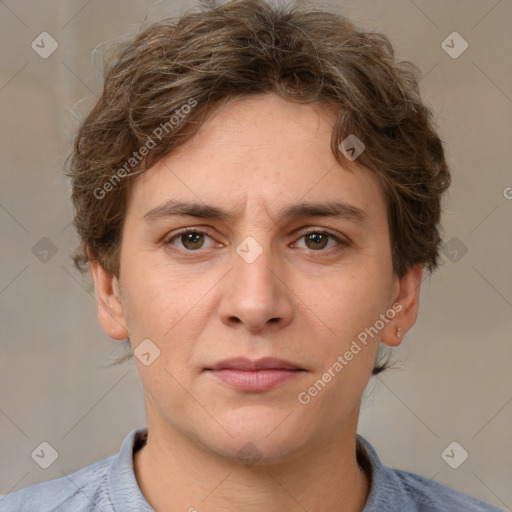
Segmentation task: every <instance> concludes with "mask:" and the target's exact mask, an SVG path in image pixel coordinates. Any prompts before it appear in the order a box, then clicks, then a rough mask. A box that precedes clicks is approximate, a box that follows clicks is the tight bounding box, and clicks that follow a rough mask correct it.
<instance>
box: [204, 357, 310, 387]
mask: <svg viewBox="0 0 512 512" xmlns="http://www.w3.org/2000/svg"><path fill="white" fill-rule="evenodd" d="M205 371H207V372H209V373H210V374H212V375H213V376H214V377H215V378H217V379H219V380H220V381H221V382H223V383H225V384H227V385H229V386H231V387H234V388H235V389H238V390H240V391H248V392H261V391H268V390H270V389H272V388H274V387H276V386H278V385H280V384H283V383H285V382H288V381H290V380H293V379H295V378H297V377H298V376H300V375H303V374H304V372H306V371H307V370H305V369H304V368H301V367H300V366H298V365H297V364H295V363H292V362H290V361H286V360H283V359H276V358H271V357H266V358H263V359H257V360H250V359H247V358H234V359H228V360H224V361H220V362H219V363H217V364H215V365H213V366H211V367H208V368H205Z"/></svg>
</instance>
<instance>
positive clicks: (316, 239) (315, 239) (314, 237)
mask: <svg viewBox="0 0 512 512" xmlns="http://www.w3.org/2000/svg"><path fill="white" fill-rule="evenodd" d="M308 238H309V241H312V242H313V244H314V245H321V247H320V249H323V248H324V247H325V243H323V244H322V241H321V240H320V239H322V238H323V241H324V242H325V241H326V239H327V237H325V236H324V235H323V234H319V233H312V234H310V235H308ZM317 248H318V247H317Z"/></svg>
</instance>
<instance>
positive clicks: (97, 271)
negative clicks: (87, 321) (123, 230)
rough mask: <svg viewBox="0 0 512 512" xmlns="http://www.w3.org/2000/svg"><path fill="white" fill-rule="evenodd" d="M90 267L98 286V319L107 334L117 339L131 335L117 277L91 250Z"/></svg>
mask: <svg viewBox="0 0 512 512" xmlns="http://www.w3.org/2000/svg"><path fill="white" fill-rule="evenodd" d="M87 254H88V256H89V269H90V270H91V274H92V277H93V279H94V285H95V288H96V298H97V303H98V320H99V322H100V325H101V327H102V329H103V330H104V331H105V334H106V335H107V336H108V337H109V338H113V339H115V340H124V339H126V338H128V337H129V334H128V330H127V328H126V322H125V319H124V313H123V305H122V302H121V294H120V289H119V281H118V279H117V277H115V276H113V275H112V274H110V273H109V272H107V271H106V270H105V269H104V268H103V267H102V265H101V264H100V262H99V261H98V259H97V258H96V257H94V256H93V255H92V254H91V253H90V251H89V250H87Z"/></svg>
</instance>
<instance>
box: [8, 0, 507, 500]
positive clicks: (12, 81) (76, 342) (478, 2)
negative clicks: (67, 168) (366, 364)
mask: <svg viewBox="0 0 512 512" xmlns="http://www.w3.org/2000/svg"><path fill="white" fill-rule="evenodd" d="M193 5H194V3H193V2H191V1H188V2H184V1H182V2H158V3H155V2H153V1H135V0H130V1H121V0H116V1H108V2H100V1H98V0H90V1H84V0H80V1H79V0H76V1H75V0H73V1H46V2H36V1H26V0H21V1H14V0H6V1H4V2H0V48H2V54H1V57H0V64H1V69H0V112H1V116H0V127H1V137H0V143H1V155H2V158H1V164H0V165H1V176H2V186H1V188H0V220H1V236H2V250H1V256H0V258H1V274H0V315H1V318H0V321H1V323H0V328H1V359H0V361H1V365H2V367H1V372H0V390H1V395H0V431H1V434H2V435H1V436H0V453H1V455H0V460H1V468H0V494H6V493H8V492H11V491H13V490H17V489H19V488H21V487H25V486H27V485H29V484H33V483H35V482H40V481H44V480H48V479H51V478H57V477H61V476H63V475H64V474H69V473H70V472H72V471H75V470H77V469H79V468H81V467H84V466H86V465H88V464H91V463H93V462H95V461H97V460H99V459H101V458H104V457H106V456H109V455H111V454H113V453H115V452H117V451H118V449H119V447H120V443H121V441H122V439H123V438H124V436H125V435H126V434H127V433H128V431H129V430H131V429H132V428H135V427H139V426H141V425H144V424H145V417H144V408H143V393H142V387H141V385H140V383H139V381H138V377H137V374H136V371H135V367H134V365H133V362H129V363H126V364H125V365H123V366H119V367H114V368H109V367H108V366H107V365H108V364H109V363H111V362H112V361H113V360H114V359H116V358H118V357H120V356H122V355H124V353H125V352H124V348H123V346H122V344H121V343H120V342H114V341H112V340H109V339H108V338H106V336H105V335H104V334H103V332H102V331H101V329H100V327H99V326H98V323H97V320H96V303H95V299H94V293H93V291H92V288H91V286H90V281H89V280H88V279H87V278H82V277H81V276H80V275H79V274H78V273H77V272H76V271H75V270H74V269H73V267H72V263H71V259H70V252H71V250H72V249H73V247H74V245H75V243H76V238H75V235H74V234H73V229H72V227H71V226H70V221H71V208H70V203H69V200H68V197H69V183H68V181H67V179H66V178H64V177H63V176H62V165H63V160H64V158H65V156H66V155H67V153H68V150H69V144H70V141H71V140H72V137H73V133H74V130H75V129H76V126H77V122H78V119H80V117H81V116H83V115H84V114H85V113H86V112H87V111H88V109H89V108H90V107H91V106H92V104H93V103H94V100H95V99H96V98H95V94H98V93H99V92H100V90H101V72H100V69H101V68H100V63H101V57H100V53H101V47H100V48H99V49H98V50H99V53H96V54H95V56H93V50H94V48H95V47H97V46H98V45H99V44H100V43H102V42H105V41H108V40H111V39H112V38H116V39H123V38H126V37H127V36H129V35H132V34H134V33H136V32H137V31H138V29H139V27H140V23H141V22H143V21H144V19H145V17H146V16H147V17H148V19H150V20H156V19H158V18H160V17H163V16H165V15H168V14H174V13H179V12H182V10H183V9H184V8H189V7H192V6H193ZM326 5H327V3H326ZM332 5H336V6H337V7H338V8H339V9H340V11H341V12H342V13H344V14H347V15H349V16H351V17H353V18H355V20H356V21H357V22H359V23H361V24H362V25H363V26H365V27H367V28H370V29H377V30H380V31H384V32H385V33H386V34H388V35H389V36H390V38H391V40H392V42H393V43H394V44H395V47H396V49H397V52H398V56H399V57H400V58H406V59H410V60H412V61H413V62H415V63H417V64H418V65H419V66H420V67H421V69H422V71H423V73H424V78H423V79H422V82H421V87H422V93H423V95H424V98H425V100H426V101H427V103H428V104H429V105H430V106H431V107H432V108H433V110H434V113H435V114H436V116H437V118H438V125H439V130H440V134H441V137H442V139H443V140H444V141H445V142H446V151H447V156H448V159H449V163H450V165H451V170H452V174H453V185H452V188H451V192H450V194H449V196H448V198H447V201H446V203H445V206H444V210H445V215H444V227H445V234H444V239H445V241H446V242H447V245H446V248H445V250H444V254H443V264H442V266H441V268H440V269H439V271H438V272H437V273H436V274H434V275H433V276H432V278H428V277H427V279H425V280H424V282H423V285H422V292H421V306H420V313H419V317H418V320H417V323H416V325H415V326H414V328H413V329H412V330H411V331H410V332H409V334H408V335H407V337H406V340H405V342H404V344H403V346H402V347H401V348H399V349H397V350H396V355H397V357H398V358H399V359H401V360H402V361H403V364H402V368H403V370H396V371H391V372H389V373H388V374H386V375H384V376H382V377H380V376H379V377H376V378H374V379H373V380H372V381H371V383H370V386H369V388H368V390H367V391H368V395H367V398H366V400H365V402H364V407H363V411H362V416H361V420H360V426H359V432H360V433H361V434H363V435H364V436H365V437H367V438H368V439H369V440H370V442H372V443H373V445H374V446H375V447H376V449H377V452H378V453H379V455H380V457H381V460H382V461H383V462H384V463H385V464H387V465H390V466H393V467H397V468H401V469H406V470H409V471H414V472H416V473H420V474H422V475H425V476H426V477H428V478H432V479H434V480H436V481H438V482H442V483H444V484H447V485H449V486H451V487H453V488H455V489H458V490H460V491H463V492H466V493H469V494H472V495H474V496H476V497H478V498H480V499H483V500H485V501H488V502H490V503H493V504H495V505H498V506H500V507H502V508H505V509H507V510H510V509H511V507H512V488H511V486H510V481H511V477H512V469H511V468H512V433H511V432H512V429H511V425H512V422H511V420H512V403H511V402H512V389H511V388H512V386H511V379H510V373H511V372H510V361H511V359H512V348H511V347H512V344H511V332H512V329H511V327H512V325H511V324H512V322H511V312H512V272H511V271H510V262H511V261H512V237H511V233H512V231H511V227H512V226H511V222H510V219H511V213H512V199H510V198H511V197H512V188H507V187H512V173H511V171H510V165H511V164H510V161H511V156H512V155H511V141H512V130H511V127H512V122H511V121H512V86H511V83H512V82H511V78H512V72H511V71H512V70H511V64H510V62H511V53H512V38H511V37H510V31H511V27H510V20H511V19H512V2H511V1H510V0H501V1H498V0H466V1H464V2H461V1H454V0H452V1H445V0H442V1H441V0H435V1H421V0H415V1H414V2H413V1H412V0H393V1H387V2H384V1H366V0H365V1H358V2H357V1H355V0H352V1H347V2H343V3H340V2H332ZM43 31H46V32H49V33H50V34H51V36H52V37H53V38H54V39H55V40H56V41H57V42H58V45H59V46H58V49H57V50H56V51H55V52H54V53H53V54H52V55H51V56H49V57H48V58H47V59H42V58H41V57H40V56H39V55H38V54H37V53H36V52H35V51H34V50H33V49H32V48H31V43H32V41H33V40H35V39H36V38H37V36H39V34H40V33H41V32H43ZM453 31H456V32H458V33H459V34H460V35H461V36H462V37H463V38H464V39H465V40H466V41H467V42H468V44H469V47H468V49H467V50H466V51H465V52H464V53H463V54H462V55H460V56H459V57H458V58H456V59H454V58H452V57H450V56H449V55H448V54H447V53H446V52H445V51H444V49H443V48H442V46H441V43H442V42H443V40H445V38H446V37H447V36H448V35H449V34H451V33H452V32H453ZM36 41H37V40H36ZM46 48H48V46H46ZM507 196H508V198H507ZM43 237H46V238H48V239H49V240H51V243H52V244H53V245H54V246H55V249H56V250H57V252H56V254H55V255H52V252H51V251H50V252H48V253H47V254H44V253H41V247H43V249H44V248H45V247H46V249H48V248H51V247H52V246H50V245H49V243H48V241H46V240H45V241H43V242H40V240H41V238H43ZM38 242H39V244H40V245H36V244H38ZM41 244H42V245H41ZM34 246H36V249H33V248H34ZM465 250H467V252H464V251H465ZM34 253H36V254H34ZM45 258H46V259H47V261H44V259H45ZM41 259H42V260H43V261H41ZM42 441H47V442H49V443H50V444H51V445H52V446H53V447H54V448H55V449H56V450H57V452H58V454H59V456H58V459H57V460H56V461H55V463H53V464H52V465H51V466H50V467H49V468H48V469H42V468H40V467H39V466H38V465H37V464H36V463H35V462H34V460H32V458H31V453H32V452H33V450H34V449H35V448H36V447H37V446H38V445H39V444H40V443H41V442H42ZM452 441H457V442H458V443H459V444H460V445H461V446H462V447H463V448H464V449H465V450H466V451H467V452H468V453H469V457H468V459H467V460H466V461H465V462H464V463H463V464H462V465H460V467H458V469H452V468H451V467H449V466H448V465H447V463H446V462H445V461H444V460H443V458H442V457H441V453H442V452H443V450H444V449H445V448H446V447H447V446H448V445H449V444H450V443H451V442H452ZM454 453H455V452H454ZM455 456H456V457H458V456H459V455H458V453H455Z"/></svg>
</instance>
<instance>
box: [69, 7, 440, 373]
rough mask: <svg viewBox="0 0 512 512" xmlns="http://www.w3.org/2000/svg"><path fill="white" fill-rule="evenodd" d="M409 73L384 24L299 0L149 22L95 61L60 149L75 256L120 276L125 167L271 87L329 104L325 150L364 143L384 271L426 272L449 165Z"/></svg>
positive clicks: (414, 75) (201, 10)
mask: <svg viewBox="0 0 512 512" xmlns="http://www.w3.org/2000/svg"><path fill="white" fill-rule="evenodd" d="M419 76H420V72H419V70H418V68H417V67H416V66H414V65H413V64H411V63H409V62H404V61H397V60H396V59H395V56H394V51H393V48H392V46H391V43H390V41H389V40H388V38H387V37H386V36H384V35H383V34H380V33H376V32H369V31H364V30H362V29H360V28H358V27H357V26H355V25H354V24H353V23H352V22H351V21H350V20H348V19H347V18H345V17H343V16H341V15H339V14H336V13H333V12H328V11H324V10H321V9H318V8H316V7H313V6H307V5H305V4H304V2H298V1H297V2H294V3H292V4H289V5H287V6H272V5H269V4H268V3H267V2H266V1H263V0H234V1H232V2H229V3H224V4H217V3H216V2H215V1H203V2H201V3H200V5H199V6H198V7H197V8H196V9H193V10H191V11H188V12H187V13H185V14H184V15H183V16H181V17H180V18H178V19H175V18H168V19H164V20H162V21H159V22H157V23H154V24H152V25H150V26H149V27H147V28H146V29H144V30H143V31H142V32H141V33H139V34H138V35H137V36H136V37H135V39H134V40H133V41H130V42H128V43H125V44H123V45H121V46H120V47H119V50H118V53H117V55H116V57H115V59H114V60H113V61H112V62H111V64H109V65H107V66H106V70H105V82H104V88H103V93H102V95H101V97H100V99H99V100H98V102H97V104H96V105H95V107H94V108H93V110H92V111H91V113H90V114H89V115H88V116H87V118H86V119H85V120H84V122H83V123H82V125H81V127H80V129H79V132H78V134H77V137H76V140H75V145H74V150H73V153H72V154H71V156H70V159H69V166H68V172H67V174H68V175H69V176H71V178H72V186H73V191H72V199H73V204H74V208H75V217H74V226H75V228H76V230H77V232H78V235H79V238H80V247H79V248H78V250H77V252H76V254H75V256H74V260H75V263H76V265H77V267H78V268H81V269H83V268H84V267H85V266H86V263H87V261H88V258H87V253H86V249H87V248H89V249H90V250H91V252H92V254H93V255H94V257H95V258H97V259H98V260H99V262H100V263H101V265H102V266H103V267H104V268H105V269H106V270H108V271H109V272H110V273H112V274H113V275H116V276H119V270H120V269H119V249H120V245H121V235H122V228H123V222H124V218H125V213H126V198H127V192H128V190H129V186H130V182H131V181H132V180H133V176H134V175H136V174H138V173H140V172H143V171H145V170H146V169H148V168H150V167H151V166H152V165H154V164H155V163H156V162H157V161H158V160H159V159H161V158H162V157H164V156H166V155H168V154H169V153H170V152H172V150H173V149H174V148H176V147H178V146H179V145H180V144H183V143H184V142H186V141H187V140H189V139H190V138H191V137H192V136H193V135H194V134H195V133H196V132H197V130H198V129H199V128H200V127H201V126H202V125H203V124H204V122H205V120H206V119H207V117H208V115H209V114H210V113H212V112H214V110H215V108H217V107H218V106H219V105H221V104H222V103H223V102H225V101H227V100H233V99H238V98H245V97H249V96H251V95H256V94H265V93H275V94H278V95H280V96H281V97H283V98H286V99H288V100H290V101H294V102H297V103H311V102H324V103H326V104H328V105H330V106H331V108H333V109H334V110H335V112H336V113H337V120H336V123H335V126H334V130H333V133H332V139H331V149H332V152H333V154H334V156H335V157H336V159H337V160H338V161H339V162H340V163H341V164H344V163H347V159H346V156H345V155H344V154H343V152H342V151H341V149H340V144H341V143H342V141H343V140H344V139H345V138H346V137H347V136H349V135H355V136H356V137H357V138H358V139H360V140H361V141H362V142H363V143H364V145H365V150H364V151H363V152H362V153H361V154H360V155H359V157H358V162H360V163H361V164H363V165H365V166H367V167H368V168H370V169H371V170H373V171H374V172H375V173H376V175H377V176H378V178H379V180H380V182H381V184H382V186H383V189H384V191H385V194H386V198H387V202H388V220H389V226H390V242H391V257H392V263H393V270H394V272H395V274H396V275H397V276H398V277H402V276H404V275H405V274H406V273H407V271H408V270H409V269H410V268H411V267H412V266H413V265H415V264H418V263H421V264H423V265H424V266H426V267H427V268H428V269H429V270H430V271H433V270H434V269H435V268H436V267H437V266H438V258H439V249H440V244H441V237H440V233H439V228H440V226H439V223H440V217H441V196H442V194H443V192H445V190H446V189H447V188H448V186H449V184H450V173H449V170H448V166H447V164H446V161H445V157H444V151H443V147H442V143H441V140H440V139H439V137H438V135H437V133H436V130H435V128H434V126H433V119H432V114H431V111H430V110H429V108H428V107H427V106H425V105H424V103H423V102H422V100H421V99H420V93H419V85H418V84H419ZM187 105H188V106H189V107H190V108H188V109H187V110H185V108H186V106H187ZM192 105H193V107H192ZM183 112H186V115H180V113H181V114H183ZM173 116H174V118H175V119H177V118H179V120H178V122H177V123H176V122H174V123H173V122H171V119H172V118H173ZM163 126H166V127H167V128H168V129H165V130H163V129H162V127H163ZM159 128H160V131H161V132H162V133H161V137H159V140H158V143H155V142H156V141H155V139H156V138H157V137H156V136H155V133H158V134H160V131H158V129H159ZM164 131H165V133H164ZM150 140H151V141H152V142H153V143H155V144H154V145H153V144H151V145H150V143H149V141H150ZM150 146H151V147H150ZM144 147H145V148H146V149H149V151H141V149H142V148H144ZM141 153H144V155H141ZM134 155H137V157H135V156H134ZM374 373H377V372H374Z"/></svg>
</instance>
